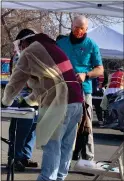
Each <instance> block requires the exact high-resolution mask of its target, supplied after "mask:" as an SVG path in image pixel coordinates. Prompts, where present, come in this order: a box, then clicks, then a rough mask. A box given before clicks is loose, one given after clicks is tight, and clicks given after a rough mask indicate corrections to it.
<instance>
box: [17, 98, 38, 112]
mask: <svg viewBox="0 0 124 181" xmlns="http://www.w3.org/2000/svg"><path fill="white" fill-rule="evenodd" d="M18 107H19V108H21V107H23V108H24V107H25V108H27V107H28V108H29V107H30V108H34V109H35V110H37V109H38V106H30V105H29V104H27V102H26V101H25V99H22V100H21V101H20V103H19V104H18Z"/></svg>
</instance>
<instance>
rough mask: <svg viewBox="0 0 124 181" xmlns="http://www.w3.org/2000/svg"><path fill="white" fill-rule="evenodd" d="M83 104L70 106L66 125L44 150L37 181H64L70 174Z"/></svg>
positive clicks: (65, 121) (62, 126) (63, 125)
mask: <svg viewBox="0 0 124 181" xmlns="http://www.w3.org/2000/svg"><path fill="white" fill-rule="evenodd" d="M81 116H82V103H73V104H69V105H68V110H67V114H66V117H65V120H64V123H63V124H62V125H61V127H60V132H59V133H60V134H59V135H58V137H57V138H56V140H53V139H50V140H49V142H48V143H47V145H45V146H44V148H43V158H42V166H41V174H40V175H39V176H38V178H37V181H41V180H44V181H45V180H46V181H50V180H64V179H65V178H66V176H67V174H68V170H69V166H70V162H71V158H72V149H73V144H74V140H75V137H76V130H77V123H78V122H79V121H80V120H81Z"/></svg>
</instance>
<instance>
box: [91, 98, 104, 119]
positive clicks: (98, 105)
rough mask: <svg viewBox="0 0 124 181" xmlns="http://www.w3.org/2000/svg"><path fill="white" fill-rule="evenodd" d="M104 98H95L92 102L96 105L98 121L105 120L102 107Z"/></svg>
mask: <svg viewBox="0 0 124 181" xmlns="http://www.w3.org/2000/svg"><path fill="white" fill-rule="evenodd" d="M101 101H102V99H93V100H92V103H93V105H94V107H95V112H96V116H97V119H98V121H103V111H102V108H101V107H100V104H101Z"/></svg>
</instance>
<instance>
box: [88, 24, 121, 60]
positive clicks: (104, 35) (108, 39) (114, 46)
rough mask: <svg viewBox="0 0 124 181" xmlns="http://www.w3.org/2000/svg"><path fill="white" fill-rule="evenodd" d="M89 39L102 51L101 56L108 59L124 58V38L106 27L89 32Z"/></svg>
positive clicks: (102, 26) (99, 27)
mask: <svg viewBox="0 0 124 181" xmlns="http://www.w3.org/2000/svg"><path fill="white" fill-rule="evenodd" d="M88 37H90V38H91V39H93V40H94V41H95V42H96V43H97V45H98V46H99V47H100V49H101V54H102V56H103V57H106V58H119V59H123V58H124V52H123V49H124V46H123V42H124V36H123V35H122V34H121V33H118V32H117V31H115V30H113V29H111V28H109V27H106V26H104V25H101V26H98V27H96V28H94V29H91V30H89V31H88Z"/></svg>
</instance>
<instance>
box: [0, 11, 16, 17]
mask: <svg viewBox="0 0 124 181" xmlns="http://www.w3.org/2000/svg"><path fill="white" fill-rule="evenodd" d="M13 11H14V9H11V10H9V11H7V12H6V13H4V14H2V15H1V18H4V17H5V16H7V15H9V14H10V13H11V12H13Z"/></svg>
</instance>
